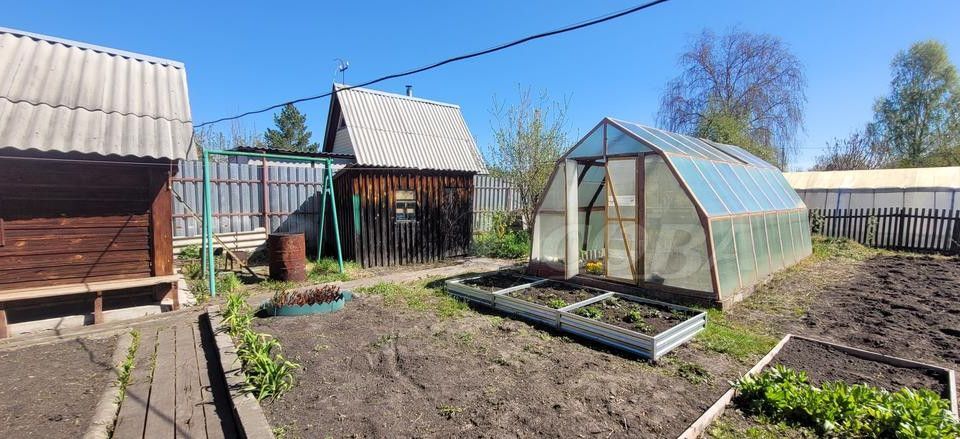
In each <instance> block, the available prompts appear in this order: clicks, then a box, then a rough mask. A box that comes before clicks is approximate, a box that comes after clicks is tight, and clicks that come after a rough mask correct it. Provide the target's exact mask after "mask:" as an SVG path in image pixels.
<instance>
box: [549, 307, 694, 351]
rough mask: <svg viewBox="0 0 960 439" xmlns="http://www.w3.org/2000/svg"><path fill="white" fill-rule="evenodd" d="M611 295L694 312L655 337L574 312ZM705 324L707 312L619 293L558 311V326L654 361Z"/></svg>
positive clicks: (687, 338) (689, 337)
mask: <svg viewBox="0 0 960 439" xmlns="http://www.w3.org/2000/svg"><path fill="white" fill-rule="evenodd" d="M611 297H616V298H618V299H621V300H625V301H630V302H636V303H640V304H645V305H653V306H657V307H662V308H668V309H671V310H678V311H685V312H689V313H695V314H694V315H693V316H692V317H690V318H688V319H686V320H684V321H682V322H680V323H679V324H677V325H675V326H673V327H672V328H670V329H667V330H665V331H663V332H661V333H659V334H657V335H653V336H650V335H646V334H641V333H639V332H636V331H631V330H629V329H625V328H621V327H619V326H616V325H612V324H609V323H604V322H601V321H599V320H594V319H591V318H588V317H583V316H581V315H577V314H574V312H575V311H576V310H577V309H578V308H581V307H584V306H589V305H591V304H594V303H597V302H601V301H603V300H606V299H609V298H611ZM706 324H707V313H706V312H703V311H697V310H694V309H692V308H687V307H684V306H679V305H673V304H670V303H666V302H659V301H656V300H649V299H643V298H639V297H634V296H629V295H626V294H620V293H607V294H603V295H600V296H597V297H594V298H592V299H589V300H585V301H583V302H580V303H577V304H574V305H570V306H568V307H565V308H561V309H560V310H559V327H560V329H561V330H564V331H566V332H570V333H572V334H576V335H579V336H581V337H583V338H587V339H590V340H593V341H596V342H599V343H603V344H605V345H608V346H612V347H615V348H618V349H622V350H624V351H627V352H630V353H633V354H636V355H639V356H642V357H646V358H650V359H653V360H656V359H658V358H660V357H661V356H663V355H664V354H666V353H667V352H670V351H671V350H672V349H673V348H675V347H677V346H679V345H680V344H681V343H683V342H685V341H687V340H689V339H691V338H692V337H693V336H694V335H696V334H697V333H698V332H700V331H701V330H703V328H704V327H705V326H706Z"/></svg>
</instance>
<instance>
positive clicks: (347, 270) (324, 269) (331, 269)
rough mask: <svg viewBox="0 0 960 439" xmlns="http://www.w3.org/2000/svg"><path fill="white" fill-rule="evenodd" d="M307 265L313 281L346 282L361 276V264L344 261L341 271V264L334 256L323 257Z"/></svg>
mask: <svg viewBox="0 0 960 439" xmlns="http://www.w3.org/2000/svg"><path fill="white" fill-rule="evenodd" d="M311 264H312V265H309V266H308V267H307V273H308V276H309V277H310V281H311V282H317V283H326V282H345V281H348V280H352V279H356V278H358V277H360V274H361V270H360V265H358V264H357V263H356V262H353V261H343V273H341V272H340V266H339V265H338V264H337V260H336V259H333V258H322V259H318V260H317V261H315V262H312V263H311Z"/></svg>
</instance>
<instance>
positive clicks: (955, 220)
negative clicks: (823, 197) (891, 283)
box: [810, 208, 960, 254]
mask: <svg viewBox="0 0 960 439" xmlns="http://www.w3.org/2000/svg"><path fill="white" fill-rule="evenodd" d="M810 227H811V229H812V231H813V233H819V234H821V235H825V236H830V237H845V238H850V239H852V240H855V241H857V242H859V243H861V244H864V245H868V246H871V247H878V248H885V249H891V250H903V251H914V252H934V253H946V254H957V253H958V252H960V210H954V211H951V210H947V209H923V208H873V209H811V210H810Z"/></svg>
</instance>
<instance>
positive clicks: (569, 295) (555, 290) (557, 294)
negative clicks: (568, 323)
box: [507, 282, 600, 308]
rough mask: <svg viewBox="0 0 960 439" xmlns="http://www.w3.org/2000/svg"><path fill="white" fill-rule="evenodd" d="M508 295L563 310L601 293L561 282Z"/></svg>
mask: <svg viewBox="0 0 960 439" xmlns="http://www.w3.org/2000/svg"><path fill="white" fill-rule="evenodd" d="M507 295H508V296H510V297H515V298H517V299H521V300H526V301H528V302H533V303H538V304H540V305H544V306H549V307H551V308H563V307H565V306H567V305H573V304H574V303H577V302H582V301H584V300H587V299H589V298H591V297H596V296H599V295H600V293H599V292H597V291H596V290H589V289H586V288H583V287H578V286H574V285H567V284H562V283H560V282H544V283H542V284H539V285H536V286H533V287H530V288H524V289H522V290H518V291H513V292H510V293H507ZM561 301H562V302H561ZM558 305H559V306H558Z"/></svg>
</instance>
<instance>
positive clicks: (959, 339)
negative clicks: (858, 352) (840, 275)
mask: <svg viewBox="0 0 960 439" xmlns="http://www.w3.org/2000/svg"><path fill="white" fill-rule="evenodd" d="M812 275H816V273H812ZM958 328H960V260H958V259H956V258H943V257H911V256H900V255H897V256H881V257H877V258H873V259H870V260H868V261H866V262H865V263H863V264H860V265H859V266H858V269H857V270H856V271H855V275H854V276H852V277H851V278H849V279H847V280H844V281H843V282H839V283H835V284H828V285H826V286H825V287H824V289H823V291H822V293H820V294H819V297H818V299H817V300H816V301H815V302H814V303H813V304H812V305H811V306H810V308H809V309H808V310H807V312H806V315H805V316H804V317H803V318H802V319H801V320H799V321H797V322H795V323H792V324H790V325H789V326H788V328H787V329H788V330H789V331H791V332H794V333H797V334H809V335H812V336H816V337H818V338H827V339H828V340H832V341H837V342H839V343H842V344H847V345H851V346H854V347H861V348H863V349H866V350H871V351H877V352H880V353H883V354H887V355H892V356H896V357H902V358H907V359H911V360H916V361H925V362H931V363H936V364H940V365H943V366H945V367H950V368H953V369H957V368H960V335H958V334H960V332H958Z"/></svg>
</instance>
